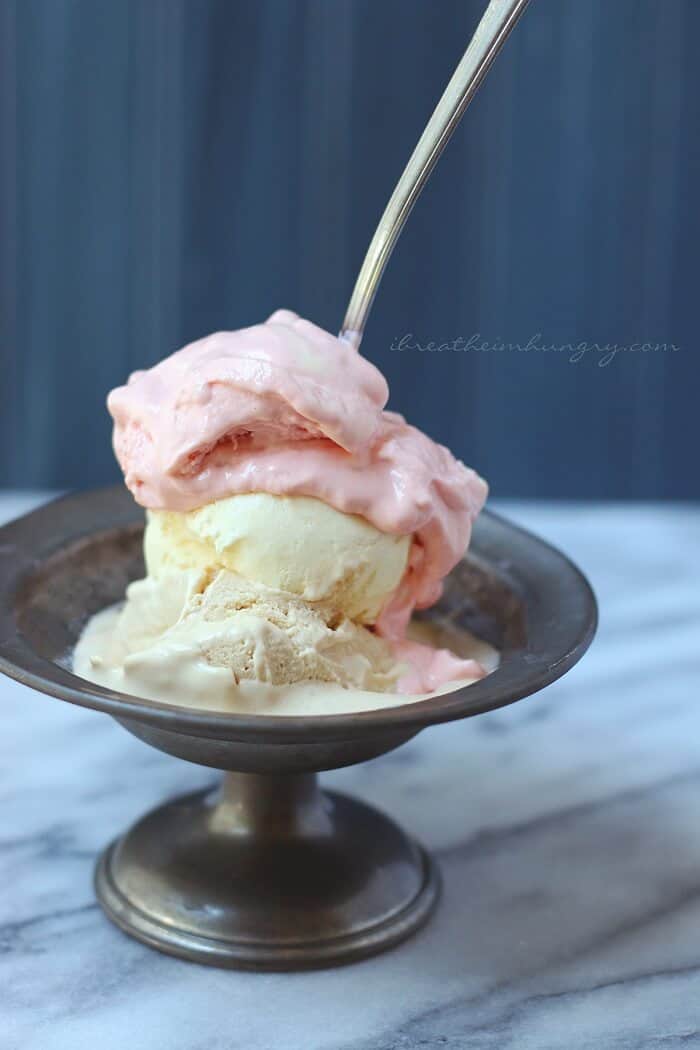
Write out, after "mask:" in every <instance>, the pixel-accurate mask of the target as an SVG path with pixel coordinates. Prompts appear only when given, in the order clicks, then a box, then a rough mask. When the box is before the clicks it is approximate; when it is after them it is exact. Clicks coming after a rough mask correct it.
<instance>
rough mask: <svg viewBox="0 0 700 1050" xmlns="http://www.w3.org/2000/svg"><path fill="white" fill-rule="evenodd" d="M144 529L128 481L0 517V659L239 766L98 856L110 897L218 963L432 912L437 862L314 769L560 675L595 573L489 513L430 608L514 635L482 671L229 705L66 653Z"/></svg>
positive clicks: (264, 956) (509, 699)
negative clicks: (147, 683) (104, 682)
mask: <svg viewBox="0 0 700 1050" xmlns="http://www.w3.org/2000/svg"><path fill="white" fill-rule="evenodd" d="M142 529H143V517H142V512H141V510H140V509H139V508H138V507H137V506H136V505H135V504H134V503H133V501H132V499H131V497H130V495H129V494H128V492H127V491H126V490H125V489H123V488H122V487H121V486H120V487H116V488H110V489H103V490H98V491H94V492H88V493H84V494H79V495H73V496H69V497H67V498H65V499H61V500H58V501H56V502H55V503H51V504H49V505H47V506H45V507H42V508H40V509H39V510H37V511H34V512H33V513H32V514H29V515H27V516H26V517H24V518H20V519H19V520H17V521H15V522H12V523H10V524H9V525H6V526H5V527H4V528H2V529H0V670H1V671H3V672H4V673H5V674H8V675H10V676H11V677H12V678H15V679H17V680H18V681H20V682H23V683H24V684H26V685H28V686H30V687H32V688H33V689H38V690H39V691H41V692H43V693H47V694H49V695H51V696H55V697H58V698H60V699H62V700H68V701H70V702H71V703H74V704H79V705H81V706H83V707H90V708H94V709H95V710H97V711H104V712H106V713H107V714H110V715H112V716H113V717H114V718H116V720H117V721H118V722H120V723H121V725H123V726H124V728H125V729H127V730H129V732H131V733H133V734H134V735H135V736H137V737H139V738H140V739H141V740H144V741H146V742H147V743H149V744H152V745H153V746H154V747H157V748H159V749H160V750H162V751H165V752H167V753H168V754H171V755H177V756H178V757H179V758H184V759H186V760H188V761H190V762H195V763H199V764H202V765H206V766H212V767H214V768H216V769H221V770H225V771H227V776H226V777H225V778H224V782H223V786H222V787H219V788H217V789H215V790H212V791H206V792H200V793H197V794H195V795H190V796H187V797H185V798H180V799H177V800H175V801H172V802H169V803H167V804H166V805H165V806H162V807H160V808H159V809H156V810H154V811H153V812H152V813H150V814H148V815H147V816H145V817H144V818H143V819H142V820H141V821H140V822H139V823H138V824H136V825H135V827H133V828H132V829H131V830H130V831H128V832H127V833H126V834H125V835H124V836H123V837H122V838H121V839H119V840H118V841H117V842H115V843H113V844H112V845H111V846H110V847H109V848H108V849H107V850H106V852H105V853H104V854H103V855H102V857H101V858H100V860H99V863H98V867H97V873H96V887H97V894H98V897H99V899H100V902H101V904H102V906H103V908H104V909H105V911H106V912H107V914H108V915H109V916H110V918H112V919H113V920H114V921H115V922H116V923H117V924H118V925H119V926H121V927H122V928H123V929H124V930H126V931H127V932H128V933H130V934H132V935H133V936H135V937H137V938H139V939H140V940H142V941H144V942H146V943H147V944H150V945H152V946H154V947H156V948H159V949H161V950H163V951H166V952H169V953H171V954H173V955H178V956H181V957H184V958H187V959H192V960H196V961H198V962H205V963H211V964H213V965H217V966H228V967H243V968H250V969H278V970H291V969H301V968H310V967H316V966H323V965H329V964H331V963H339V962H348V961H350V960H352V959H356V958H359V957H362V956H365V955H369V954H372V953H374V952H376V951H379V950H381V949H383V948H386V947H388V946H390V945H392V944H395V943H396V942H397V941H399V940H401V939H403V938H404V937H405V936H407V935H408V934H409V933H410V932H412V931H413V930H415V929H416V928H417V927H418V926H419V925H420V924H421V923H422V922H423V921H424V920H425V919H426V918H427V917H428V915H429V914H430V911H431V909H432V908H433V906H434V904H435V902H436V900H437V897H438V893H439V877H438V874H437V871H436V869H435V866H434V864H433V862H432V861H431V859H430V857H429V856H428V855H427V854H426V853H425V851H423V850H422V849H421V848H420V847H419V846H417V845H416V844H415V843H413V842H412V841H411V839H409V838H408V837H407V836H406V835H405V834H404V833H403V832H402V831H401V829H400V828H398V827H397V826H396V825H395V824H394V823H393V822H392V821H390V820H389V819H388V818H387V817H385V816H383V815H382V814H380V813H378V812H377V811H376V810H374V809H373V808H371V807H369V806H366V805H365V804H363V803H360V802H357V801H354V800H353V799H350V798H346V797H344V796H342V795H337V794H335V793H332V792H328V793H326V792H322V791H320V789H319V788H318V785H317V783H316V773H317V772H318V771H320V770H327V769H334V768H337V767H339V766H346V765H351V764H353V763H355V762H362V761H364V760H365V759H369V758H373V757H375V756H376V755H381V754H382V753H384V752H386V751H389V750H391V749H392V748H395V747H398V746H399V745H400V744H402V743H404V742H405V741H406V740H409V739H410V738H411V737H412V736H414V735H415V734H416V733H418V732H419V731H420V730H421V729H424V728H425V727H426V726H430V725H433V724H435V723H438V722H447V721H450V720H452V719H457V718H465V717H470V716H472V715H478V714H481V713H482V712H484V711H490V710H492V709H494V708H497V707H502V706H504V705H505V704H510V703H513V701H515V700H520V699H522V698H523V697H526V696H528V695H530V694H532V693H535V692H537V691H538V690H539V689H542V688H543V687H544V686H546V685H548V684H549V683H550V682H553V681H554V680H555V679H557V678H559V677H560V676H561V675H563V674H564V673H565V672H566V671H568V670H569V668H570V667H572V666H573V664H574V663H576V661H577V660H578V659H579V658H580V657H581V655H582V654H583V653H584V651H585V650H586V648H587V647H588V645H589V643H590V641H591V639H592V637H593V634H594V631H595V627H596V603H595V598H594V595H593V593H592V591H591V588H590V586H589V584H588V583H587V581H586V580H585V578H584V577H583V576H582V575H581V573H580V572H579V571H578V569H576V568H575V566H574V565H572V563H571V562H570V561H569V560H568V559H567V558H565V557H564V555H562V554H560V553H559V552H558V551H556V550H555V549H553V548H552V547H550V546H549V545H548V544H546V543H544V542H543V541H541V540H539V539H537V538H536V537H534V536H532V535H530V534H529V533H527V532H525V531H523V530H522V529H520V528H517V527H516V526H514V525H511V524H509V523H508V522H506V521H504V520H503V519H501V518H499V517H497V516H496V515H493V514H490V513H488V512H487V513H484V514H483V515H482V516H481V517H480V519H479V520H478V521H477V524H476V527H475V531H474V537H473V541H472V546H471V549H470V551H469V554H468V556H467V558H466V559H465V560H464V561H463V562H462V563H461V564H460V565H459V566H458V567H457V568H456V569H455V570H454V571H453V573H452V574H451V575H450V577H449V579H448V581H447V586H446V588H445V595H444V597H443V599H442V600H441V602H440V603H439V604H438V606H436V608H435V609H434V610H431V611H430V615H431V616H439V617H441V618H443V619H444V618H445V617H447V618H448V619H449V620H450V621H451V622H452V623H454V624H455V625H458V626H463V627H466V628H468V629H470V630H472V631H473V632H474V633H475V634H477V635H479V636H480V637H482V638H484V639H485V640H487V641H489V642H491V643H492V644H493V645H496V646H497V647H498V648H499V649H500V650H501V653H502V663H501V666H500V667H499V668H498V669H497V670H496V671H495V672H493V673H492V674H491V675H490V676H489V677H487V678H485V679H483V680H482V681H480V682H477V683H475V684H474V685H471V686H469V687H467V688H462V689H458V690H456V691H455V692H452V693H447V694H444V695H441V696H434V697H431V698H429V699H427V700H423V701H418V702H414V703H408V704H400V705H397V706H395V707H389V708H385V709H381V710H373V711H366V712H360V713H353V714H339V715H328V716H309V717H296V716H295V717H286V716H268V715H243V714H241V715H239V714H227V713H222V712H214V711H203V710H197V709H194V708H184V707H181V706H175V705H170V704H166V703H156V702H154V701H149V700H140V699H137V698H135V697H132V696H127V695H124V694H121V693H116V692H112V691H110V690H108V689H104V688H102V687H100V686H98V685H95V684H93V683H90V682H87V681H85V680H83V679H81V678H78V677H76V676H75V675H73V674H72V673H71V671H70V669H69V668H70V654H71V651H72V648H73V646H74V644H75V641H76V639H77V638H78V636H79V634H80V631H81V630H82V628H83V626H84V624H85V622H86V621H87V620H88V618H89V617H90V616H92V615H93V613H95V612H97V611H98V610H100V609H102V608H104V607H106V606H107V605H110V604H112V603H114V602H116V601H119V600H120V599H121V598H122V596H123V594H124V589H125V587H126V585H127V583H129V582H130V581H131V580H133V579H136V578H138V577H139V576H141V575H143V562H142V556H141V538H142Z"/></svg>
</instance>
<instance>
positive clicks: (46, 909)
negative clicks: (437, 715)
mask: <svg viewBox="0 0 700 1050" xmlns="http://www.w3.org/2000/svg"><path fill="white" fill-rule="evenodd" d="M35 500H36V497H28V496H25V497H19V496H12V495H9V494H6V495H4V496H2V497H0V516H1V517H2V518H4V519H6V518H9V517H11V516H14V515H15V514H17V513H20V512H21V511H23V510H24V509H25V507H26V506H28V505H29V504H30V503H31V502H32V501H35ZM500 509H501V510H503V511H505V512H506V513H508V514H509V515H510V516H511V517H512V518H514V519H515V520H517V521H520V522H522V523H523V524H525V525H526V526H527V527H530V528H532V529H533V530H535V531H537V532H538V533H540V534H541V535H543V536H544V537H546V538H548V539H551V540H552V542H554V543H556V544H558V545H559V546H561V547H562V548H563V549H564V550H566V551H567V552H568V553H570V554H571V555H572V557H574V559H575V560H576V561H578V563H579V564H580V565H581V566H582V568H583V569H584V570H585V571H586V572H587V574H588V575H589V576H590V578H591V581H592V583H593V585H594V587H595V588H596V591H597V593H598V597H599V600H600V604H601V627H600V632H599V636H598V638H597V640H596V642H595V643H594V645H593V648H592V649H591V651H590V652H589V654H588V655H587V656H586V657H585V659H584V660H583V662H582V663H581V664H580V665H579V666H578V667H576V668H575V669H574V670H573V671H572V672H571V674H570V675H568V676H567V677H566V678H565V679H563V680H562V681H560V682H558V683H556V684H555V685H553V686H551V687H550V688H549V689H547V690H545V691H544V692H543V693H541V694H539V695H538V696H536V697H533V698H530V699H528V700H526V701H523V702H522V703H520V704H516V705H514V706H512V707H510V708H506V709H504V710H501V711H497V712H494V713H492V714H489V715H485V716H482V717H480V718H476V719H472V720H469V721H465V722H461V723H454V724H452V725H447V726H440V727H435V728H433V729H429V730H426V731H425V732H424V733H422V734H420V735H419V736H418V737H417V738H415V740H413V741H411V743H409V744H407V745H405V746H404V747H403V748H401V749H399V750H398V751H395V752H392V753H390V754H388V755H385V756H383V757H382V758H379V759H377V760H375V761H373V762H369V763H367V764H365V765H363V766H359V767H355V768H352V769H346V770H338V771H336V772H334V773H330V774H327V775H326V776H325V778H324V779H325V782H326V783H328V784H332V785H333V786H335V787H337V788H338V789H340V790H343V789H346V790H348V791H350V792H352V793H354V794H356V795H358V796H360V797H363V798H365V799H367V800H368V801H373V802H375V803H376V804H377V805H378V806H380V807H381V808H383V809H385V810H386V811H387V812H388V813H390V814H392V815H393V816H394V817H395V818H396V819H397V820H399V821H400V822H401V823H402V824H403V825H404V826H405V827H406V828H408V829H410V830H411V831H412V832H413V833H414V834H415V835H416V836H418V837H419V838H421V839H422V840H423V841H424V842H425V843H426V845H427V846H429V847H430V848H431V849H432V850H434V851H435V852H436V854H437V855H438V857H439V858H440V862H441V866H442V870H443V874H444V881H445V896H444V899H443V901H442V904H441V906H440V908H439V910H438V913H437V915H436V917H435V918H434V920H433V921H432V923H431V924H430V925H429V926H428V927H426V929H425V930H424V931H423V932H421V933H420V934H419V935H418V936H416V937H415V938H414V939H413V940H411V941H409V942H407V943H406V944H404V945H402V946H400V947H399V948H397V949H395V950H394V951H392V952H390V953H387V954H386V955H383V956H378V957H377V958H375V959H370V960H367V961H365V962H361V963H358V964H355V965H353V966H350V967H345V968H341V969H337V970H329V971H323V972H318V973H311V974H289V975H281V974H245V973H235V972H226V971H217V970H212V969H208V968H205V967H199V966H194V965H189V964H186V963H183V962H180V961H178V960H175V959H169V958H167V957H166V956H163V955H160V954H158V953H155V952H152V951H149V950H148V949H147V948H144V947H142V946H141V945H139V944H137V943H136V942H135V941H132V940H130V939H129V938H127V937H125V936H123V935H122V934H120V933H119V932H118V931H117V930H116V929H115V928H113V927H112V926H111V925H110V924H109V923H108V922H107V920H106V919H105V918H104V917H103V916H102V914H101V912H100V910H99V908H98V907H97V905H96V903H95V901H94V897H93V892H92V885H91V880H92V866H93V861H94V858H95V856H96V854H97V852H98V851H99V850H100V848H101V847H102V846H103V845H104V844H105V843H106V842H107V841H108V840H109V839H110V838H112V837H113V836H114V835H116V834H117V833H119V832H120V831H121V830H123V829H124V828H125V827H126V826H127V825H128V824H129V823H130V822H132V821H133V820H134V819H135V818H136V817H137V816H139V815H140V814H142V813H143V812H144V811H145V810H146V809H147V808H149V807H150V806H153V805H156V804H158V803H159V802H161V801H162V800H163V799H165V798H166V797H167V796H168V795H172V794H175V793H178V792H184V791H187V790H192V789H194V788H196V787H198V786H201V785H204V784H207V783H210V782H211V781H212V779H213V774H212V771H211V770H204V769H199V768H197V767H196V766H191V765H188V764H187V763H184V762H180V761H178V760H177V759H174V758H169V757H168V756H166V755H161V754H159V753H158V752H156V751H154V750H153V749H151V748H149V747H147V746H146V745H144V744H141V743H140V742H139V741H137V740H135V739H133V738H132V737H130V736H129V735H128V734H127V733H125V732H124V730H122V729H121V728H120V727H119V726H118V725H117V724H116V723H114V722H112V721H111V720H110V719H108V718H106V717H105V716H103V715H99V714H96V713H93V712H89V711H83V710H80V709H79V708H73V707H71V706H70V705H68V704H63V703H60V702H58V701H56V700H53V699H51V698H49V697H44V696H41V695H39V694H36V693H33V692H31V691H29V690H27V689H24V688H23V687H20V686H19V685H16V684H15V683H12V682H9V681H7V680H5V679H0V711H1V713H2V714H1V719H2V721H1V723H0V724H1V725H2V735H1V736H0V765H1V769H2V777H1V778H0V879H1V885H2V888H3V889H2V893H1V894H0V1048H2V1050H82V1048H88V1047H89V1048H90V1050H92V1048H94V1047H99V1048H100V1050H112V1048H115V1050H116V1048H117V1047H119V1048H122V1047H124V1046H128V1047H130V1048H132V1050H140V1048H148V1050H418V1048H422V1050H424V1048H433V1047H435V1048H436V1050H437V1048H440V1050H462V1048H464V1050H492V1048H493V1050H504V1048H511V1047H512V1048H517V1050H589V1048H590V1050H601V1048H603V1050H605V1048H611V1050H628V1048H629V1050H637V1048H642V1047H643V1048H646V1047H649V1048H663V1050H667V1048H675V1047H679V1048H680V1047H683V1048H687V1047H696V1046H697V1047H700V711H698V700H699V699H700V697H699V696H698V682H699V681H700V559H698V555H697V548H698V540H699V539H700V508H696V507H689V506H686V507H682V506H678V507H667V508H661V507H658V506H651V505H650V506H631V505H626V506H615V505H609V506H594V507H591V506H571V505H560V506H555V505H551V504H550V505H546V504H545V505H536V504H510V505H508V506H502V507H501V508H500Z"/></svg>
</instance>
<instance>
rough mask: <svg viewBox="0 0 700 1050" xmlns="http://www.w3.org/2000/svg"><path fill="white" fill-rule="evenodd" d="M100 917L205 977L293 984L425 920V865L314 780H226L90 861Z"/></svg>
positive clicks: (394, 939) (428, 865)
mask: <svg viewBox="0 0 700 1050" xmlns="http://www.w3.org/2000/svg"><path fill="white" fill-rule="evenodd" d="M95 884H96V889H97V895H98V897H99V900H100V903H101V904H102V907H103V908H104V910H105V912H106V913H107V915H108V916H109V917H110V918H111V919H112V920H113V921H114V922H115V923H117V925H118V926H120V927H121V928H122V929H123V930H124V931H126V932H127V933H129V934H131V935H132V936H134V937H136V938H138V939H139V940H141V941H144V942H145V943H146V944H149V945H151V946H152V947H154V948H158V949H160V950H161V951H164V952H168V953H169V954H171V955H177V956H180V957H181V958H184V959H190V960H194V961H196V962H201V963H208V964H209V965H212V966H224V967H231V968H241V969H252V970H298V969H310V968H314V967H321V966H327V965H332V964H338V963H343V962H351V961H352V960H354V959H359V958H362V957H363V956H367V955H373V954H374V953H375V952H380V951H383V950H384V949H385V948H389V947H390V946H391V945H393V944H396V943H398V942H399V941H401V940H403V939H404V938H405V937H407V936H408V935H409V934H410V933H412V932H413V931H414V930H416V929H417V928H418V927H419V926H420V925H421V924H422V923H423V922H425V920H426V919H427V918H428V916H429V915H430V913H431V911H432V909H433V907H434V905H435V903H436V901H437V898H438V894H439V887H440V881H439V876H438V873H437V870H436V868H435V866H434V864H433V862H432V861H431V859H430V857H429V856H428V855H427V854H426V853H425V851H424V850H422V849H421V848H420V847H418V846H417V845H415V844H414V843H413V842H411V840H410V839H409V838H408V837H407V836H406V835H405V834H404V833H403V832H402V831H401V829H400V828H398V827H397V826H396V825H395V824H394V823H393V822H392V821H391V820H389V819H388V818H387V817H385V816H383V815H382V814H381V813H378V812H377V811H376V810H375V809H373V808H371V807H370V806H367V805H365V804H364V803H362V802H358V801H355V800H354V799H351V798H347V797H346V796H344V795H338V794H336V793H335V792H322V791H320V789H319V787H318V784H317V780H316V776H315V774H301V775H298V774H281V775H260V774H251V773H229V774H227V776H226V777H225V779H224V782H223V786H222V787H221V788H217V789H215V790H209V791H201V792H197V793H195V794H192V795H187V796H185V797H183V798H179V799H176V800H174V801H172V802H169V803H167V804H166V805H164V806H161V807H160V808H158V809H156V810H153V811H152V812H151V813H149V814H148V815H147V816H146V817H144V818H143V819H142V820H141V821H139V822H138V823H137V824H136V825H135V826H134V827H133V828H132V829H131V830H130V831H128V832H127V833H126V835H124V836H123V838H121V839H119V840H117V841H116V842H114V843H113V844H112V845H111V846H110V847H109V848H108V849H107V850H106V851H105V852H104V853H103V855H102V856H101V858H100V860H99V862H98V866H97V871H96V876H95Z"/></svg>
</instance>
